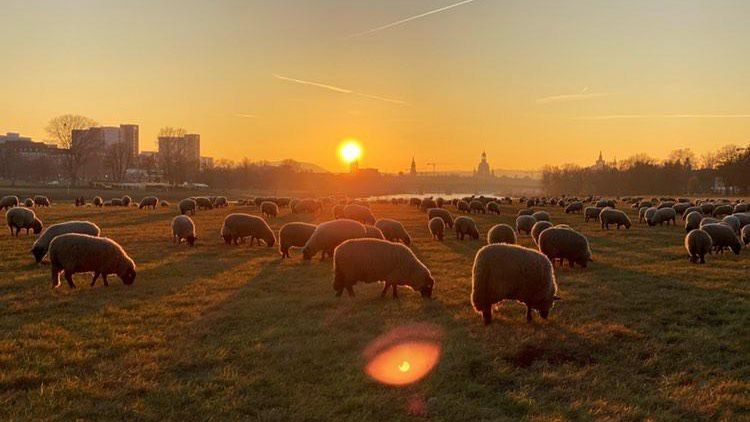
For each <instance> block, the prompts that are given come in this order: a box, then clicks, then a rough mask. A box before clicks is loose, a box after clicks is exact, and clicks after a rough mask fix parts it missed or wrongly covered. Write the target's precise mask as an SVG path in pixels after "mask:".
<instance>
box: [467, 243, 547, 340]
mask: <svg viewBox="0 0 750 422" xmlns="http://www.w3.org/2000/svg"><path fill="white" fill-rule="evenodd" d="M503 300H516V301H518V302H521V303H523V304H525V305H526V321H527V322H531V320H532V312H531V311H532V309H533V310H536V311H537V312H539V316H541V317H542V318H543V319H547V317H548V316H549V311H550V309H552V307H553V306H554V302H555V301H557V300H560V298H559V297H558V296H557V283H556V282H555V274H554V270H553V269H552V263H551V262H550V260H549V259H548V258H547V257H546V256H544V255H542V254H541V253H539V252H537V251H535V250H533V249H529V248H525V247H523V246H519V245H508V244H493V245H486V246H484V247H483V248H482V249H480V250H479V252H477V255H476V257H475V258H474V266H473V268H472V271H471V304H472V306H473V307H474V310H476V311H477V312H479V313H481V314H482V318H483V320H484V324H485V325H489V324H490V323H492V305H494V304H495V303H498V302H502V301H503Z"/></svg>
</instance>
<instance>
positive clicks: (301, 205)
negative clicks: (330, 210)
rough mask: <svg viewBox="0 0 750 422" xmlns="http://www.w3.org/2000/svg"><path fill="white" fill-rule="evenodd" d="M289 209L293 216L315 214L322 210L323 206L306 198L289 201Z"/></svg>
mask: <svg viewBox="0 0 750 422" xmlns="http://www.w3.org/2000/svg"><path fill="white" fill-rule="evenodd" d="M289 208H291V210H292V213H294V214H315V213H316V212H318V211H320V210H321V209H322V208H323V205H321V203H320V202H319V201H317V200H315V199H309V198H308V199H299V200H296V201H290V202H289Z"/></svg>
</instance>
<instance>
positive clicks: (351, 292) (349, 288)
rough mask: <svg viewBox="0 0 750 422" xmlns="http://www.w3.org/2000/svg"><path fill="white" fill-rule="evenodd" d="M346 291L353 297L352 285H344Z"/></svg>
mask: <svg viewBox="0 0 750 422" xmlns="http://www.w3.org/2000/svg"><path fill="white" fill-rule="evenodd" d="M346 292H347V293H349V297H354V289H352V286H346Z"/></svg>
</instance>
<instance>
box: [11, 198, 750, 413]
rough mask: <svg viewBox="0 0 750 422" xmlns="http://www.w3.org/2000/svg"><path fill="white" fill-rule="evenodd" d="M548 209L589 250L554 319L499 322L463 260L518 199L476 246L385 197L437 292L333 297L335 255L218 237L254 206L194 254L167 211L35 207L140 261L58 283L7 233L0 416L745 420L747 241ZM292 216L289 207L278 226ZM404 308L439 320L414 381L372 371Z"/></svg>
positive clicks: (372, 290)
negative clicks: (436, 229)
mask: <svg viewBox="0 0 750 422" xmlns="http://www.w3.org/2000/svg"><path fill="white" fill-rule="evenodd" d="M547 209H548V210H549V211H550V212H551V213H552V216H553V221H554V222H555V223H567V224H570V225H572V226H573V227H575V228H577V229H580V230H582V231H583V233H584V234H586V235H587V236H588V237H589V240H590V241H591V244H592V250H593V252H594V259H595V260H596V261H595V262H594V263H592V264H591V265H590V266H589V268H588V269H580V268H576V269H572V270H571V269H570V268H567V267H564V268H557V269H556V273H557V279H558V284H559V286H560V294H561V296H563V297H564V300H563V301H562V302H560V303H558V304H557V306H556V307H555V308H554V309H553V311H552V313H551V317H550V319H549V320H548V321H546V322H543V321H541V320H539V319H538V318H537V319H536V320H535V322H533V323H531V324H527V323H526V321H525V317H524V315H525V310H524V307H523V306H521V305H519V304H515V303H506V304H504V305H503V306H502V308H501V310H500V312H498V313H496V314H495V319H494V323H493V324H492V325H491V326H489V327H484V326H483V325H482V323H481V317H480V316H479V315H478V314H476V313H474V312H473V310H472V309H471V305H470V302H469V293H470V291H471V265H472V262H473V258H474V254H475V252H476V251H477V250H478V249H479V247H480V246H481V245H483V243H484V241H483V239H484V235H485V234H486V232H487V229H488V228H489V227H490V226H491V225H492V224H495V223H497V222H506V223H512V222H513V221H514V219H515V213H516V211H517V208H516V207H515V206H514V207H504V208H503V214H502V215H501V216H499V217H498V216H479V217H476V219H477V221H478V223H479V226H480V230H481V233H482V240H481V241H464V242H459V241H456V240H455V239H454V237H453V236H448V238H447V240H446V241H445V242H444V243H440V242H436V241H432V240H430V236H429V234H428V232H427V228H426V216H425V215H424V214H422V213H420V212H419V211H418V210H416V209H413V208H410V207H407V206H405V205H402V206H393V205H380V204H375V205H373V211H374V213H375V214H376V215H377V216H381V217H391V218H396V219H399V220H401V221H402V222H403V223H404V225H405V226H406V228H407V230H409V231H410V233H411V234H412V236H413V237H414V239H415V241H414V245H413V249H414V250H415V252H416V253H417V255H418V256H419V257H420V258H421V259H422V260H423V261H424V262H425V263H426V264H427V266H428V267H429V268H430V269H431V270H432V272H433V275H434V276H435V278H436V288H435V292H434V296H433V300H432V301H425V300H423V299H422V298H421V297H420V296H419V295H418V294H417V293H414V292H411V291H407V290H403V291H402V292H401V295H400V298H399V299H398V300H392V299H390V298H388V299H381V298H380V295H379V292H380V286H377V285H357V286H355V290H356V292H357V297H356V298H354V299H351V298H347V297H342V298H340V299H337V298H335V297H334V291H333V290H332V288H331V281H332V278H333V277H332V266H331V262H330V261H326V262H324V263H320V262H318V261H317V259H316V260H314V261H312V262H303V261H302V260H301V258H300V256H299V252H298V251H295V252H296V253H295V252H293V258H292V259H291V260H285V261H282V260H280V257H279V255H278V252H277V250H276V249H275V248H274V249H267V248H263V247H257V246H255V247H250V246H248V245H247V244H245V245H243V246H240V247H228V246H225V245H224V244H223V243H221V242H220V240H219V228H220V225H221V221H222V219H223V217H224V216H225V215H226V214H227V213H229V212H234V211H241V212H251V213H255V212H256V211H255V210H254V209H251V208H245V207H230V208H229V209H224V210H211V211H203V212H198V214H197V215H196V216H195V222H196V225H197V227H198V236H199V241H198V244H197V246H196V247H195V248H192V249H191V248H188V247H187V246H186V245H181V246H175V245H173V244H172V243H171V242H170V230H169V222H170V219H171V218H172V217H173V215H174V214H175V212H174V210H173V209H170V210H165V209H159V210H157V211H138V210H137V209H93V208H83V209H80V208H79V209H76V208H74V207H73V206H72V205H68V204H58V205H55V206H53V207H52V208H49V209H40V210H37V211H38V214H39V216H40V217H41V218H42V219H43V220H44V222H45V224H46V225H49V224H53V223H56V222H61V221H65V220H69V219H88V220H91V221H93V222H95V223H97V224H99V225H100V226H101V228H102V230H103V234H104V235H106V236H109V237H112V238H114V239H115V240H117V241H118V242H120V243H121V244H122V245H123V247H124V248H125V249H126V250H127V251H128V252H129V254H130V255H131V256H132V257H133V258H134V259H135V261H136V262H137V264H138V267H139V273H138V278H137V280H136V283H135V285H133V286H132V287H127V286H123V285H122V283H120V282H119V280H117V279H116V277H113V278H111V279H110V287H108V288H105V287H101V286H99V287H95V288H89V287H88V280H89V279H90V275H78V276H76V281H77V284H78V286H79V289H76V290H69V289H68V288H67V287H66V286H64V283H63V286H62V287H60V288H59V289H55V290H53V289H52V288H51V282H50V275H49V267H48V266H37V265H34V264H33V259H32V257H31V255H30V254H29V253H28V251H29V249H30V246H31V243H32V242H33V237H32V236H29V237H25V236H22V237H21V238H20V239H14V238H11V237H10V236H9V235H8V232H7V231H6V232H5V234H3V235H0V257H2V259H0V404H1V406H0V419H3V420H7V419H15V420H28V419H64V420H70V419H90V420H94V419H95V420H107V419H116V420H122V419H142V420H175V419H182V420H196V419H197V420H230V419H249V420H260V421H276V420H278V421H286V420H295V421H297V420H310V421H329V420H378V421H380V420H389V421H390V420H409V419H413V418H415V417H414V416H410V414H409V410H408V409H409V404H410V403H413V402H418V403H419V402H422V403H426V409H427V415H428V416H429V418H430V419H432V420H447V421H453V420H518V419H531V420H550V419H558V420H561V419H583V420H586V419H590V420H594V419H611V420H643V419H653V420H686V419H724V420H737V419H743V418H744V419H748V417H749V416H748V412H750V321H749V319H750V318H749V315H750V297H749V296H750V295H749V293H750V282H749V281H748V264H750V253H748V252H747V251H743V253H742V255H740V256H734V255H727V254H724V255H723V256H711V257H708V258H707V261H708V263H707V264H706V265H704V266H696V265H692V264H690V263H689V262H688V260H687V254H686V252H685V251H684V248H683V246H682V240H683V229H682V227H680V226H677V227H671V226H670V227H656V228H648V227H644V226H643V225H640V224H635V225H634V226H633V228H632V229H631V230H629V231H625V230H620V231H616V230H611V231H609V232H603V231H601V230H600V229H599V227H598V225H597V224H595V223H589V224H585V223H584V222H583V217H582V216H580V215H574V216H566V215H565V214H564V213H562V211H561V210H560V209H559V208H547ZM627 211H628V213H629V214H630V215H631V218H632V219H633V220H634V221H637V216H634V212H633V211H632V210H629V209H628V210H627ZM327 218H328V212H326V213H325V215H322V216H318V217H316V218H313V217H308V218H306V220H310V221H313V220H314V221H322V220H324V219H327ZM293 220H294V217H293V216H290V215H288V211H284V213H283V215H282V216H281V217H280V218H278V219H276V220H274V221H272V222H271V224H272V226H273V227H274V229H276V230H278V228H279V227H280V226H281V225H282V224H283V223H285V222H288V221H293ZM521 243H522V244H524V245H527V246H529V245H531V241H530V239H529V237H528V236H522V237H521ZM412 322H428V323H432V324H435V325H437V326H439V327H441V328H442V330H443V337H442V357H441V360H440V362H439V364H438V365H437V367H436V368H435V370H434V371H433V372H432V373H431V374H430V375H428V376H427V377H426V378H425V379H423V380H422V381H421V382H419V383H418V384H416V385H412V386H409V387H404V388H395V387H387V386H383V385H381V384H378V383H376V382H375V381H373V380H371V379H370V378H368V377H367V376H366V375H365V374H364V373H363V371H362V368H363V366H364V364H365V362H364V360H363V357H362V351H363V350H364V349H365V347H366V346H367V345H368V344H369V343H370V342H371V341H372V340H373V339H375V338H376V337H378V336H379V335H381V334H383V333H385V332H387V331H388V330H389V329H391V328H395V327H399V326H402V325H405V324H409V323H412Z"/></svg>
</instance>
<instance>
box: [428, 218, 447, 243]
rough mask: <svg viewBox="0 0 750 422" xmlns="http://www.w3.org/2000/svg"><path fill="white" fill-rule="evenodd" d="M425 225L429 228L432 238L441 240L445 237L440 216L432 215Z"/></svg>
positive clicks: (443, 223)
mask: <svg viewBox="0 0 750 422" xmlns="http://www.w3.org/2000/svg"><path fill="white" fill-rule="evenodd" d="M427 227H428V228H429V229H430V234H431V235H432V238H433V239H435V240H439V241H441V242H442V241H443V238H444V237H445V220H443V219H442V218H440V217H432V218H430V221H429V222H428V223H427Z"/></svg>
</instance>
